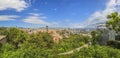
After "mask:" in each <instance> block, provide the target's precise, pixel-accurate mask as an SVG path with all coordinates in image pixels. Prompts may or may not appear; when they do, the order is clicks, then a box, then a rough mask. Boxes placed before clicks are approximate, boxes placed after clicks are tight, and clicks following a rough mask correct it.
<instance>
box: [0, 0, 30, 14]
mask: <svg viewBox="0 0 120 58" xmlns="http://www.w3.org/2000/svg"><path fill="white" fill-rule="evenodd" d="M27 7H28V4H27V3H26V2H25V1H24V0H0V10H7V9H15V10H16V11H18V12H20V11H22V10H24V9H25V8H27Z"/></svg>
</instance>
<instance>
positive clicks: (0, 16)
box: [0, 15, 19, 21]
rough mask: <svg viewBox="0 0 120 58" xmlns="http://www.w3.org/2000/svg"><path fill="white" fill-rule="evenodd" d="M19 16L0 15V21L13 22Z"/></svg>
mask: <svg viewBox="0 0 120 58" xmlns="http://www.w3.org/2000/svg"><path fill="white" fill-rule="evenodd" d="M18 17H19V16H16V15H0V21H9V20H15V19H16V18H18Z"/></svg>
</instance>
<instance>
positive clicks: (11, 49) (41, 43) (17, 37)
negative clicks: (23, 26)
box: [0, 12, 120, 58]
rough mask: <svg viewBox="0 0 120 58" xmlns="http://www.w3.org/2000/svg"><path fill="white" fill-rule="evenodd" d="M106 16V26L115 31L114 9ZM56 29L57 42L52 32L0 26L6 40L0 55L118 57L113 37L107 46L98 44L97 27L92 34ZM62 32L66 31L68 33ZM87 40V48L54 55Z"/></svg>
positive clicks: (25, 57)
mask: <svg viewBox="0 0 120 58" xmlns="http://www.w3.org/2000/svg"><path fill="white" fill-rule="evenodd" d="M108 18H109V19H111V20H109V21H108V22H107V23H106V26H107V27H109V26H111V25H112V26H113V27H112V29H114V30H116V31H119V28H120V25H118V24H119V22H120V21H119V17H118V13H116V12H115V13H113V14H112V15H109V16H108ZM116 18H117V19H116ZM115 24H117V25H115ZM118 27H119V28H118ZM58 33H60V35H62V36H63V39H61V40H60V41H59V43H54V41H53V38H52V36H51V35H50V34H49V33H47V32H37V33H33V34H28V33H26V32H24V31H22V30H20V29H19V28H4V27H1V28H0V35H6V38H7V42H6V43H5V44H0V58H120V50H119V49H116V48H115V47H118V48H119V45H120V43H117V42H115V44H113V43H114V41H110V42H108V45H111V44H112V45H111V47H108V46H99V45H98V41H99V36H100V35H101V33H102V32H101V31H99V32H98V31H92V32H91V35H92V38H90V37H88V36H83V35H79V34H72V33H69V32H68V31H65V30H63V31H62V32H58ZM63 34H67V36H69V37H66V36H65V35H63ZM90 41H91V42H92V46H89V47H88V48H82V49H81V50H80V51H76V50H75V51H74V53H72V54H68V55H58V54H59V53H63V52H67V51H70V50H73V49H75V48H78V47H81V46H82V45H84V44H86V43H88V42H90ZM113 45H114V46H113Z"/></svg>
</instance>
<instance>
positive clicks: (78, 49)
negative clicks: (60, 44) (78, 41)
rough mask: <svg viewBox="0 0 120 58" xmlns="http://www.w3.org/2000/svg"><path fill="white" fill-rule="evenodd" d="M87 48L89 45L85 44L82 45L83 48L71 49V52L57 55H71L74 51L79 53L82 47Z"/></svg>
mask: <svg viewBox="0 0 120 58" xmlns="http://www.w3.org/2000/svg"><path fill="white" fill-rule="evenodd" d="M88 46H89V43H88V44H85V45H83V46H81V47H78V48H76V49H73V50H71V51H68V52H64V53H60V54H58V55H67V54H72V53H74V51H75V50H77V51H80V49H82V48H84V47H88Z"/></svg>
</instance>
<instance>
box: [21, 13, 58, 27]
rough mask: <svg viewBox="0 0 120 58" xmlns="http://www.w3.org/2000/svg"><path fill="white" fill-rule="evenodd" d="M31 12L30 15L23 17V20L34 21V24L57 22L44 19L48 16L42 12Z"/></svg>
mask: <svg viewBox="0 0 120 58" xmlns="http://www.w3.org/2000/svg"><path fill="white" fill-rule="evenodd" d="M29 14H30V16H28V17H26V18H25V19H23V22H26V23H32V24H41V25H52V24H56V23H49V22H47V21H45V20H44V19H46V18H47V17H45V16H43V15H42V14H37V13H29Z"/></svg>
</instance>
